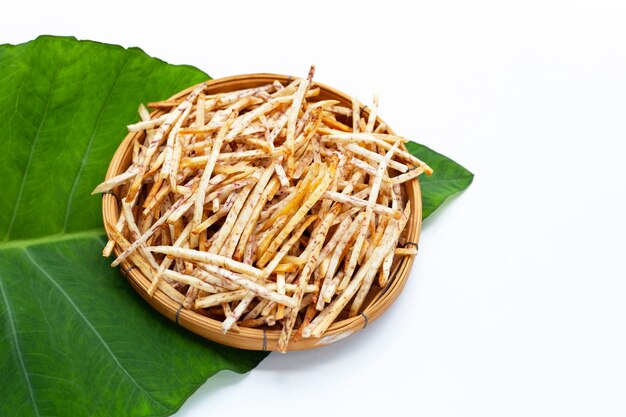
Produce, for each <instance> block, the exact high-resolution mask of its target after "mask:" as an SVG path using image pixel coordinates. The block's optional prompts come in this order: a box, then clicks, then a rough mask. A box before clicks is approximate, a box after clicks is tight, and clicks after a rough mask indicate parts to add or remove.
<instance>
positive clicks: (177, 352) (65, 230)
mask: <svg viewBox="0 0 626 417" xmlns="http://www.w3.org/2000/svg"><path fill="white" fill-rule="evenodd" d="M207 78H208V76H207V75H206V74H205V73H203V72H201V71H199V70H197V69H195V68H193V67H187V66H174V65H169V64H167V63H165V62H163V61H160V60H157V59H154V58H151V57H149V56H147V55H146V54H145V53H144V52H142V51H141V50H139V49H135V48H131V49H123V48H121V47H118V46H112V45H105V44H100V43H95V42H88V41H77V40H76V39H73V38H59V37H51V36H45V37H40V38H38V39H36V40H34V41H32V42H28V43H25V44H22V45H17V46H13V45H1V46H0V146H1V151H0V181H1V186H2V187H1V190H2V195H1V197H0V415H1V416H148V415H150V416H159V415H169V414H171V413H173V412H174V411H175V410H177V409H178V408H179V407H180V405H181V404H182V403H183V401H184V400H185V399H186V398H187V397H188V396H189V395H190V394H191V393H192V392H193V391H195V390H196V388H197V387H198V386H199V385H200V384H202V383H203V382H204V381H205V380H206V379H207V378H208V377H210V376H211V375H213V374H215V373H216V372H218V371H220V370H222V369H230V370H233V371H236V372H246V371H248V370H250V369H251V368H253V367H254V366H256V364H258V362H259V361H261V360H262V359H263V358H264V357H265V354H264V353H258V352H247V351H241V350H236V349H231V348H227V347H223V346H220V345H217V344H213V343H210V342H207V341H205V340H203V339H200V338H199V337H196V336H195V335H193V334H191V333H189V332H187V331H185V330H184V329H180V328H178V327H177V326H176V325H174V324H173V323H170V322H169V321H167V320H165V319H164V318H162V317H161V316H160V315H159V314H157V313H156V312H154V311H153V310H152V309H151V308H150V307H149V306H147V304H146V303H144V302H143V301H142V300H141V299H140V297H138V296H137V295H136V294H135V293H134V292H133V291H132V289H131V288H130V286H129V285H128V283H127V282H126V281H125V280H124V279H123V278H122V277H121V276H120V275H119V274H118V272H117V271H116V270H113V269H111V268H110V267H109V265H108V264H109V262H110V260H106V259H104V258H102V257H101V256H100V252H101V249H102V247H103V244H104V233H103V229H102V220H101V214H100V207H101V206H100V199H99V198H97V197H95V196H91V195H90V191H91V190H92V189H93V188H94V186H95V185H96V184H98V183H99V182H100V181H102V179H103V176H104V173H105V172H106V168H107V166H108V163H109V161H110V159H111V157H112V155H113V153H114V151H115V149H116V147H117V146H118V144H119V143H120V141H121V140H122V138H123V137H124V135H125V126H126V124H128V123H131V122H134V121H136V119H137V116H136V109H137V105H138V104H139V103H141V102H147V101H151V100H160V99H164V98H166V97H169V96H170V95H171V94H173V93H175V92H177V91H179V90H181V89H183V88H185V87H188V86H189V85H192V84H195V83H197V82H200V81H203V80H205V79H207Z"/></svg>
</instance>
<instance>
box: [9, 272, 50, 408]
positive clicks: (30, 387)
mask: <svg viewBox="0 0 626 417" xmlns="http://www.w3.org/2000/svg"><path fill="white" fill-rule="evenodd" d="M0 292H1V293H2V298H3V299H4V304H6V306H7V316H8V317H9V325H10V326H11V336H12V339H13V350H14V351H15V356H17V360H18V362H19V363H20V367H21V368H22V372H23V373H24V379H25V380H26V386H27V387H28V393H29V394H30V399H31V401H32V403H33V407H34V408H35V411H36V412H37V415H38V416H41V413H39V407H38V406H37V401H36V399H35V392H34V391H33V385H32V384H31V382H30V376H29V374H28V371H27V370H26V364H25V363H24V358H23V357H22V351H21V350H20V342H19V340H18V338H17V326H16V325H15V320H14V319H13V312H12V307H11V303H10V302H9V298H8V297H7V294H6V291H5V290H4V285H2V280H1V279H0Z"/></svg>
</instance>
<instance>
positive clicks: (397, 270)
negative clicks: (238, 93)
mask: <svg viewBox="0 0 626 417" xmlns="http://www.w3.org/2000/svg"><path fill="white" fill-rule="evenodd" d="M274 80H278V81H280V82H281V83H283V84H285V83H287V82H289V81H291V80H292V77H291V76H286V75H277V74H267V73H256V74H246V75H237V76H232V77H226V78H220V79H215V80H211V81H209V85H208V87H207V89H206V91H207V93H209V94H215V93H222V92H229V91H234V90H239V89H244V88H253V87H258V86H261V85H264V84H268V83H271V82H273V81H274ZM315 85H316V86H318V87H320V90H321V91H320V94H319V96H318V99H319V100H331V99H333V100H338V101H340V102H341V104H342V105H345V106H347V107H351V106H352V100H351V97H350V96H348V95H347V94H345V93H342V92H340V91H338V90H336V89H334V88H332V87H329V86H326V85H324V84H320V83H318V82H315ZM194 87H195V86H192V87H189V88H188V89H186V90H184V91H181V92H179V93H178V94H176V95H174V96H172V97H171V99H172V100H174V99H178V98H180V97H183V96H186V95H187V94H189V92H191V91H192V90H193V88H194ZM363 112H364V113H365V114H366V115H368V109H367V108H366V109H364V110H363ZM155 114H156V115H157V116H158V115H159V114H158V113H155ZM376 123H377V124H380V123H383V122H382V120H381V119H380V118H378V119H377V121H376ZM388 130H389V131H390V133H393V131H391V128H388ZM144 134H145V133H144V132H135V133H130V134H128V135H127V136H126V138H125V139H124V140H123V142H122V143H121V144H120V146H119V147H118V149H117V151H116V153H115V155H114V156H113V159H112V160H111V163H110V165H109V169H108V171H107V174H106V179H109V178H112V177H114V176H116V175H119V174H120V173H122V172H124V171H125V170H126V169H127V167H128V166H129V165H130V163H131V158H132V149H133V146H132V143H133V141H134V140H135V139H141V138H143V136H144ZM402 148H404V150H406V147H405V146H404V145H402ZM403 186H404V187H405V190H406V195H407V199H408V200H409V201H410V202H411V207H413V208H414V209H413V210H412V213H411V217H410V219H409V221H408V223H407V225H406V227H405V229H404V232H403V234H402V240H401V242H402V241H404V242H411V243H415V244H417V242H418V240H419V235H420V229H421V223H422V221H421V220H422V198H421V191H420V186H419V181H418V180H417V179H416V180H413V181H408V182H406V183H404V184H403ZM119 201H120V200H119V198H118V196H116V195H115V194H110V193H109V194H104V195H103V200H102V216H103V221H104V224H105V229H106V232H107V235H108V236H109V237H110V230H109V228H108V226H107V223H110V224H115V223H116V222H117V219H118V217H119V215H120V205H119ZM405 245H406V243H405ZM120 253H121V251H120V249H119V247H117V246H116V247H115V254H116V256H119V254H120ZM413 260H414V257H413V256H396V257H395V259H394V263H393V266H392V270H391V276H390V280H389V283H388V284H387V286H386V287H385V288H380V287H379V286H378V284H377V283H374V284H373V285H372V288H371V289H370V293H369V295H368V297H367V299H366V301H365V302H364V303H363V307H362V308H361V311H360V314H359V315H357V316H355V317H352V318H346V317H347V314H345V313H346V312H345V311H344V312H343V313H342V314H341V315H340V316H339V317H338V318H337V321H335V323H333V324H332V325H331V326H330V327H329V328H328V330H327V331H326V332H325V333H324V335H323V336H322V337H320V338H315V337H309V338H301V339H300V340H298V341H297V342H294V341H293V340H290V341H289V345H288V350H301V349H311V348H316V347H320V346H324V345H327V344H329V343H332V342H335V341H337V340H340V339H343V338H344V337H347V336H349V335H351V334H352V333H355V332H358V331H359V330H362V329H364V328H365V327H366V326H367V325H369V324H371V323H372V322H373V321H374V320H376V319H377V318H378V317H379V316H380V315H381V314H382V313H383V312H385V311H386V310H387V309H388V308H389V307H390V306H391V304H392V303H393V302H394V301H395V299H396V298H397V297H398V295H399V294H400V292H401V291H402V289H403V288H404V286H405V284H406V281H407V279H408V277H409V272H410V270H411V266H412V265H413ZM120 271H121V272H122V274H123V275H124V276H125V277H126V278H127V279H128V281H129V282H130V284H131V285H132V286H133V288H134V289H135V291H137V293H139V295H141V296H142V297H143V298H144V300H146V301H147V302H148V303H149V304H150V305H151V306H152V307H153V308H155V309H156V310H157V311H158V312H160V313H161V314H163V315H164V316H165V317H167V318H168V319H170V320H172V321H174V322H176V323H177V324H179V325H181V326H183V327H184V328H186V329H188V330H191V331H192V332H194V333H196V334H198V335H200V336H202V337H205V338H207V339H209V340H212V341H215V342H218V343H221V344H224V345H228V346H232V347H236V348H240V349H249V350H268V351H277V350H278V338H279V335H280V330H271V329H263V328H244V327H240V328H239V331H236V330H233V329H231V331H229V332H228V333H227V334H223V333H222V330H221V322H220V321H217V320H214V319H212V318H209V317H207V316H205V315H202V314H199V313H197V312H194V311H192V310H187V309H183V308H182V306H181V305H179V304H178V303H177V302H176V301H174V300H172V299H171V298H169V297H168V296H167V295H165V294H164V293H163V292H161V291H160V290H157V291H156V292H155V293H154V295H153V296H152V297H150V296H149V295H148V288H149V287H150V283H151V280H150V278H149V277H146V276H144V275H143V274H142V273H141V271H140V270H139V269H138V268H134V267H133V264H132V262H131V261H130V260H129V259H126V260H125V261H123V262H122V263H121V264H120ZM342 318H343V319H342Z"/></svg>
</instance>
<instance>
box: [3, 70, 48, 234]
mask: <svg viewBox="0 0 626 417" xmlns="http://www.w3.org/2000/svg"><path fill="white" fill-rule="evenodd" d="M58 75H59V71H57V72H55V73H54V78H53V81H52V83H51V85H50V91H48V97H47V98H46V107H45V108H44V112H43V116H42V117H41V123H39V127H38V128H37V133H36V134H35V139H33V143H32V145H31V146H30V151H29V153H28V160H27V161H26V168H25V169H24V175H23V176H22V182H21V183H20V188H19V190H18V192H17V199H16V200H15V205H13V213H12V214H11V221H10V223H9V228H8V229H7V234H6V238H5V240H10V239H11V232H12V231H13V226H14V225H15V219H16V218H17V212H18V209H19V207H20V203H21V201H22V194H23V193H24V187H25V186H26V179H27V178H28V172H29V171H30V167H31V165H32V162H33V155H34V154H35V147H36V146H37V142H38V141H39V136H40V135H41V129H42V128H43V125H44V122H45V121H46V117H47V116H48V110H49V109H50V101H51V99H52V93H53V92H54V90H55V89H56V84H57V78H58ZM17 100H19V96H18V98H17ZM16 103H17V101H16ZM16 106H17V104H16Z"/></svg>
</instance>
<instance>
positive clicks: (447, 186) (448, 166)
mask: <svg viewBox="0 0 626 417" xmlns="http://www.w3.org/2000/svg"><path fill="white" fill-rule="evenodd" d="M406 147H407V149H408V150H409V152H411V153H412V154H413V155H415V156H417V157H419V158H420V159H421V160H423V161H425V162H427V163H428V165H429V166H430V167H431V168H432V169H433V174H432V175H431V176H430V177H428V176H426V175H420V177H419V179H420V186H421V189H422V218H424V219H425V218H426V217H428V216H430V215H431V214H432V213H433V212H434V211H435V210H437V208H439V206H441V205H442V204H443V202H444V201H445V200H447V199H448V197H451V196H453V195H454V194H456V193H458V192H461V191H463V190H465V189H466V188H467V187H469V185H470V184H471V183H472V180H473V179H474V174H472V173H471V172H470V171H468V170H467V169H465V168H463V167H462V166H461V165H459V164H458V163H456V162H454V161H453V160H452V159H450V158H448V157H447V156H444V155H442V154H440V153H438V152H435V151H433V150H432V149H430V148H428V147H427V146H424V145H420V144H418V143H415V142H407V143H406Z"/></svg>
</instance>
